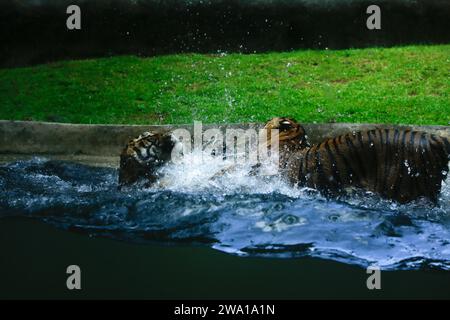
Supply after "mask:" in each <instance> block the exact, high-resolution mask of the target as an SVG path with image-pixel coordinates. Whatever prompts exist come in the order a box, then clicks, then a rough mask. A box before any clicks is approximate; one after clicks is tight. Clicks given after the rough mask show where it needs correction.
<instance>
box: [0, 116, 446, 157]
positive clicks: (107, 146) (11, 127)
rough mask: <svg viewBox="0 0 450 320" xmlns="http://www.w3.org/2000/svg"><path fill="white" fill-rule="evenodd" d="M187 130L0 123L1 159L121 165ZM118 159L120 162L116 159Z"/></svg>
mask: <svg viewBox="0 0 450 320" xmlns="http://www.w3.org/2000/svg"><path fill="white" fill-rule="evenodd" d="M261 126H262V124H258V123H242V124H220V125H214V124H208V125H203V130H207V129H210V128H219V129H221V130H222V131H223V132H225V130H226V129H227V128H229V129H247V128H255V129H258V128H260V127H261ZM303 126H304V127H305V129H306V132H307V134H308V138H309V140H310V141H311V142H312V143H316V142H319V141H321V140H323V139H325V138H327V137H333V136H336V135H339V134H343V133H346V132H351V131H358V130H366V129H373V128H394V127H397V128H399V129H404V128H410V129H414V130H422V131H427V132H432V133H435V134H438V135H441V136H446V137H448V138H450V126H415V125H385V124H350V123H326V124H304V125H303ZM177 128H185V129H188V130H190V131H191V132H192V130H193V124H190V125H148V126H147V125H87V124H65V123H48V122H33V121H10V120H0V156H1V157H2V158H3V162H4V161H5V159H13V158H23V157H30V156H46V157H47V156H52V157H56V158H62V159H74V160H75V161H77V159H84V160H85V161H84V162H88V163H89V162H90V160H89V157H92V160H93V159H97V160H94V161H93V162H99V163H102V162H104V161H102V160H99V159H103V158H104V159H107V158H109V160H108V161H106V162H111V160H112V162H113V164H114V165H117V161H118V155H119V154H120V151H121V150H122V148H123V147H124V145H125V144H126V143H127V141H128V140H129V139H131V138H134V137H136V136H138V135H139V134H140V133H142V132H144V131H170V130H174V129H177ZM116 158H117V159H116Z"/></svg>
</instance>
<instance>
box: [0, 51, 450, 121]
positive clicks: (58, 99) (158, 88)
mask: <svg viewBox="0 0 450 320" xmlns="http://www.w3.org/2000/svg"><path fill="white" fill-rule="evenodd" d="M449 62H450V45H437V46H409V47H397V48H384V49H383V48H374V49H352V50H342V51H331V50H329V51H328V50H326V51H311V50H308V51H295V52H286V53H268V54H251V55H240V54H228V55H200V54H183V55H170V56H161V57H152V58H138V57H134V56H120V57H113V58H102V59H91V60H80V61H67V62H57V63H51V64H47V65H41V66H36V67H30V68H17V69H2V70H0V119H14V120H42V121H59V122H72V123H135V124H161V123H192V121H193V120H199V121H203V122H205V123H219V122H245V121H265V120H267V119H268V118H271V117H273V116H281V115H287V116H292V117H294V118H296V119H297V120H298V121H301V122H304V123H307V122H371V123H404V124H441V125H449V124H450V99H449V92H450V90H449V88H450V86H449V84H450V64H449Z"/></svg>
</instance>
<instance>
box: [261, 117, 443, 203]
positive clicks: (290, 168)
mask: <svg viewBox="0 0 450 320" xmlns="http://www.w3.org/2000/svg"><path fill="white" fill-rule="evenodd" d="M265 127H266V128H267V129H279V148H280V168H281V175H282V176H284V177H286V178H287V179H288V181H289V182H290V183H291V184H294V185H298V186H305V187H310V188H313V189H316V190H319V191H321V192H322V193H324V194H326V195H331V196H335V195H337V194H339V193H341V192H342V191H343V190H345V189H346V188H352V187H355V188H358V189H363V190H366V191H370V192H373V193H376V194H379V195H381V196H382V197H383V198H387V199H391V200H395V201H397V202H399V203H406V202H411V201H413V200H417V199H419V198H425V199H428V200H430V201H432V202H433V203H436V202H437V200H438V196H439V193H440V190H441V185H442V181H444V180H445V178H446V176H447V173H448V161H449V160H450V143H449V141H448V139H447V138H445V137H440V136H437V135H434V134H430V133H427V132H421V131H415V130H409V129H406V130H400V129H380V128H375V129H372V130H366V131H356V132H350V133H347V134H344V135H340V136H337V137H334V138H329V139H325V140H324V141H322V142H320V143H318V144H315V145H313V146H311V145H309V143H308V142H307V136H306V132H305V129H304V128H303V127H302V126H301V125H300V124H298V123H297V122H296V121H295V120H294V119H292V118H286V117H283V118H274V119H272V120H270V121H269V122H268V123H267V124H266V126H265ZM269 144H270V140H269Z"/></svg>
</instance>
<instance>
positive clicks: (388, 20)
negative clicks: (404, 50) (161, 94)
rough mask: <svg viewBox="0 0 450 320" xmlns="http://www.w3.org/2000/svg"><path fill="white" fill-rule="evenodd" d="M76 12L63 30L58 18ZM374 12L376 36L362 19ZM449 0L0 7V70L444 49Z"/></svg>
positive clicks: (218, 0) (9, 3) (139, 1)
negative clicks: (226, 55) (378, 23)
mask: <svg viewBox="0 0 450 320" xmlns="http://www.w3.org/2000/svg"><path fill="white" fill-rule="evenodd" d="M69 4H77V5H79V6H80V8H81V16H82V18H81V21H82V22H81V24H82V29H81V30H67V28H66V19H67V17H68V14H66V8H67V6H68V5H69ZM370 4H377V5H379V6H380V7H381V20H382V29H381V30H368V29H367V28H366V19H367V17H368V16H369V15H368V14H366V9H367V7H368V6H369V5H370ZM449 17H450V1H448V0H316V1H312V0H272V1H271V0H191V1H180V0H164V1H163V0H160V1H158V0H1V1H0V43H1V46H0V67H14V66H25V65H32V64H37V63H43V62H49V61H54V60H59V59H70V58H84V57H98V56H110V55H117V54H137V55H143V56H148V55H157V54H167V53H181V52H208V53H217V52H218V51H226V52H242V53H251V52H264V51H285V50H292V49H299V48H312V49H324V48H329V49H341V48H350V47H366V46H392V45H403V44H411V43H427V44H429V43H448V42H449V41H450V18H449Z"/></svg>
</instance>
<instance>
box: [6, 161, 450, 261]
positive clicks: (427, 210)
mask: <svg viewBox="0 0 450 320" xmlns="http://www.w3.org/2000/svg"><path fill="white" fill-rule="evenodd" d="M194 165H196V166H198V164H193V163H191V164H190V166H189V165H188V164H181V165H178V166H168V167H166V168H164V169H163V170H165V173H166V175H165V178H164V180H163V181H162V182H161V184H160V185H159V186H156V187H154V188H151V189H142V188H139V187H132V188H128V189H127V190H125V191H124V190H122V191H118V189H117V174H118V173H117V170H115V169H112V168H99V167H89V166H86V165H81V164H74V163H68V162H60V161H51V160H46V159H34V160H31V161H18V162H14V163H10V164H7V165H2V166H0V191H1V193H0V217H6V216H26V217H32V218H35V219H39V220H42V221H45V222H47V223H51V224H53V225H55V226H57V227H59V228H63V229H67V230H71V231H76V232H82V233H86V234H89V235H91V236H96V237H109V238H114V239H118V240H123V241H130V242H136V243H147V242H160V243H161V242H163V243H174V242H175V243H179V242H183V243H189V244H199V243H201V244H204V245H208V246H211V247H212V248H214V249H216V250H221V251H223V252H227V253H230V254H235V255H239V256H261V257H271V258H272V257H276V258H297V257H316V258H322V259H332V260H336V261H340V262H342V263H348V264H354V265H359V266H368V265H374V264H375V265H378V266H380V267H382V268H384V269H390V270H399V269H403V270H406V269H419V268H429V269H442V270H450V208H449V206H450V188H449V183H448V180H447V182H445V183H444V184H443V191H442V195H441V199H440V202H439V204H438V205H437V206H431V205H430V204H429V203H424V202H420V201H417V202H415V203H410V204H406V205H400V204H397V203H394V202H391V201H387V200H384V199H380V198H378V197H377V196H375V195H373V194H367V193H359V194H358V193H356V194H353V195H349V196H347V197H344V198H340V199H337V200H327V199H325V198H323V197H322V196H320V195H319V194H317V193H316V192H315V191H314V190H310V189H309V190H308V189H298V188H291V187H289V186H288V185H286V184H285V183H284V182H283V181H281V180H280V179H278V178H276V177H249V176H248V175H246V174H245V171H246V170H248V168H239V169H238V170H234V171H233V172H232V173H227V174H225V175H223V176H221V177H219V178H218V179H214V181H210V180H211V179H209V178H208V176H211V174H212V173H213V172H214V170H216V169H220V166H219V164H214V166H216V167H214V168H215V169H214V170H212V168H211V167H206V168H203V169H201V168H200V169H199V168H198V167H196V169H195V170H191V169H192V166H194ZM215 172H217V170H216V171H215ZM182 174H185V176H180V175H182Z"/></svg>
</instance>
